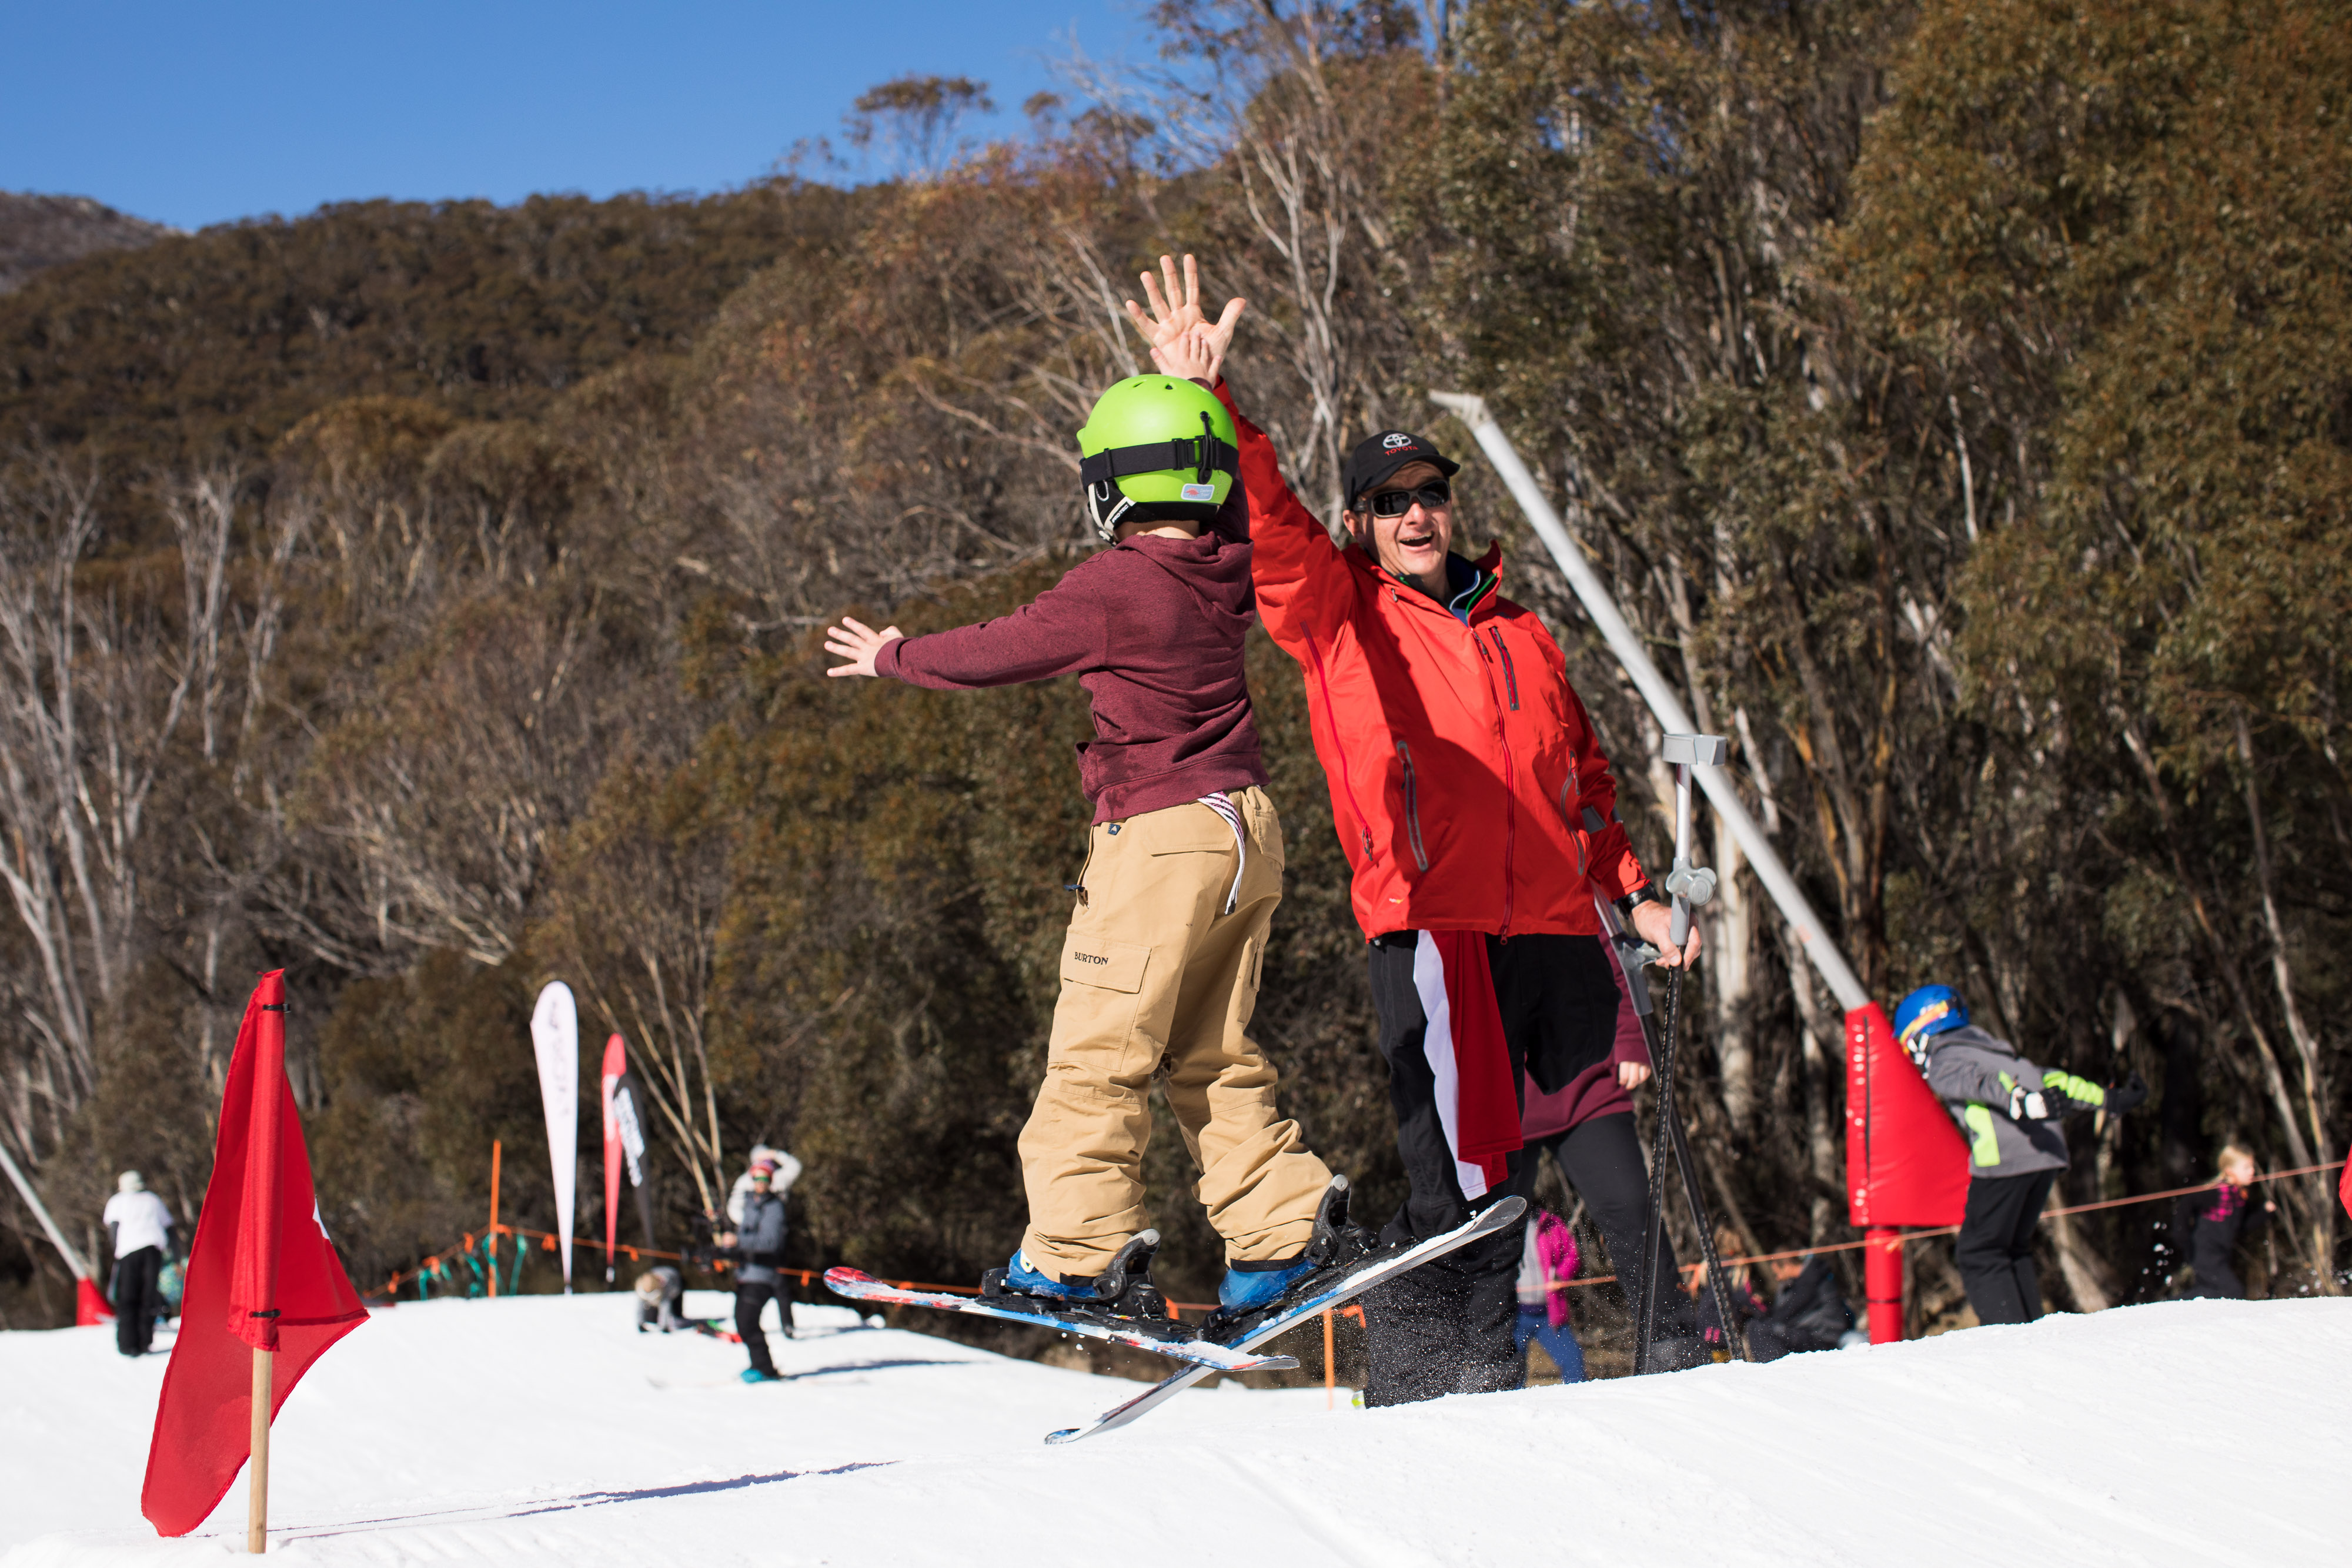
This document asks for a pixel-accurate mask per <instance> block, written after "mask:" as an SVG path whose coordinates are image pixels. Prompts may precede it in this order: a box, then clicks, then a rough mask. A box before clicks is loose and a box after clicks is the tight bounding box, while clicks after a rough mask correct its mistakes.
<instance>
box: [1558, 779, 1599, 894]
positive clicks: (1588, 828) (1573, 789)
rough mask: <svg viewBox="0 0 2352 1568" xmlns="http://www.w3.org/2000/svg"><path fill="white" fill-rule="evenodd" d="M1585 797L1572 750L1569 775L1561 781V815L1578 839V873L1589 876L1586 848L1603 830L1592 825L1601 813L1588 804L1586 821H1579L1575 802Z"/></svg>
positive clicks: (1571, 835) (1572, 834) (1569, 831)
mask: <svg viewBox="0 0 2352 1568" xmlns="http://www.w3.org/2000/svg"><path fill="white" fill-rule="evenodd" d="M1583 799H1584V791H1583V789H1581V788H1580V787H1579V785H1578V781H1577V773H1576V753H1574V752H1573V751H1571V752H1570V753H1569V754H1568V777H1567V778H1565V779H1561V780H1560V783H1559V817H1560V821H1563V822H1565V823H1567V824H1568V836H1569V837H1570V839H1573V840H1574V841H1576V874H1577V875H1579V876H1589V875H1591V873H1590V872H1588V871H1587V870H1586V868H1585V850H1586V848H1587V846H1589V845H1590V844H1591V841H1592V835H1593V834H1595V833H1597V832H1599V831H1601V830H1600V829H1598V828H1596V827H1594V826H1593V825H1592V824H1593V823H1595V822H1598V821H1601V813H1600V812H1598V811H1595V810H1592V809H1591V807H1590V806H1588V807H1586V808H1585V810H1584V821H1582V822H1579V821H1577V820H1576V806H1575V802H1576V801H1578V800H1583ZM1580 827H1581V828H1582V829H1583V830H1584V831H1582V832H1579V831H1577V829H1578V828H1580Z"/></svg>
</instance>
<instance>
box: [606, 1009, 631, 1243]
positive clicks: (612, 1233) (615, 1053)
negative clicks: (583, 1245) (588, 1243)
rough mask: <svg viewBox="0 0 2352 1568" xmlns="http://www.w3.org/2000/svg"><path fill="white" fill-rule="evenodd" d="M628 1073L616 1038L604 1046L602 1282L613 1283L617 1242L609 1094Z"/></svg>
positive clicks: (616, 1169)
mask: <svg viewBox="0 0 2352 1568" xmlns="http://www.w3.org/2000/svg"><path fill="white" fill-rule="evenodd" d="M628 1070H629V1052H628V1049H627V1047H625V1046H624V1045H623V1044H622V1043H621V1037H620V1036H619V1035H617V1034H616V1035H614V1036H613V1038H612V1039H610V1040H606V1041H605V1042H604V1282H605V1283H606V1284H608V1285H609V1284H611V1283H612V1282H613V1258H614V1252H613V1244H614V1242H615V1241H617V1240H619V1239H620V1229H619V1227H620V1223H621V1114H620V1112H619V1110H618V1109H617V1108H616V1107H615V1106H614V1104H613V1091H614V1090H615V1089H618V1088H619V1087H620V1086H621V1074H622V1073H624V1072H626V1071H628Z"/></svg>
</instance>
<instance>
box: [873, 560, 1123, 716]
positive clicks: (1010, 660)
mask: <svg viewBox="0 0 2352 1568" xmlns="http://www.w3.org/2000/svg"><path fill="white" fill-rule="evenodd" d="M1095 559H1096V560H1100V559H1102V558H1101V557H1097V558H1095ZM1093 564H1094V562H1092V561H1089V562H1087V563H1086V564H1085V565H1081V566H1079V567H1077V568H1076V569H1075V570H1072V571H1071V573H1070V575H1069V576H1067V577H1065V578H1064V579H1062V580H1061V581H1059V582H1057V583H1055V585H1054V586H1053V587H1051V588H1049V589H1047V590H1046V591H1045V592H1043V593H1041V594H1039V595H1038V596H1037V597H1036V598H1035V599H1034V600H1033V601H1030V602H1029V603H1027V604H1024V605H1023V606H1022V607H1021V608H1020V609H1018V610H1016V611H1014V612H1013V613H1012V614H1010V615H1000V616H998V617H997V618H996V619H995V620H993V621H982V622H979V623H978V624H976V625H971V626H959V627H957V628H956V629H955V630H954V631H952V632H932V633H931V634H930V635H929V636H927V637H900V638H897V639H894V640H893V641H891V642H888V643H884V644H883V645H882V651H881V652H880V653H877V654H876V655H875V658H874V673H875V674H877V675H893V676H896V677H897V678H898V679H899V680H902V681H905V682H906V683H907V684H908V685H917V686H929V687H931V688H933V689H934V690H937V691H966V690H970V689H971V688H972V687H975V686H1010V685H1019V684H1020V683H1022V682H1024V681H1045V680H1051V679H1053V678H1054V677H1055V675H1066V674H1070V673H1072V672H1073V671H1076V670H1085V669H1091V668H1094V667H1096V666H1097V665H1099V664H1102V662H1103V660H1104V657H1105V655H1106V653H1108V647H1109V641H1110V638H1109V624H1108V615H1107V614H1106V612H1105V608H1104V603H1103V600H1102V597H1101V596H1100V595H1098V594H1097V593H1096V592H1094V591H1092V585H1091V584H1090V583H1088V582H1087V581H1085V580H1082V574H1083V573H1085V572H1086V570H1087V567H1088V566H1091V565H1093Z"/></svg>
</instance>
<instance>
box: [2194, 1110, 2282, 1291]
mask: <svg viewBox="0 0 2352 1568" xmlns="http://www.w3.org/2000/svg"><path fill="white" fill-rule="evenodd" d="M2215 1163H2216V1164H2217V1165H2218V1166H2220V1168H2221V1180H2220V1181H2218V1182H2216V1183H2215V1184H2214V1185H2213V1186H2210V1187H2208V1188H2207V1189H2206V1190H2204V1191H2203V1192H2194V1193H2190V1194H2189V1196H2188V1197H2184V1198H2182V1199H2181V1200H2180V1203H2179V1207H2178V1209H2177V1211H2176V1212H2177V1215H2178V1218H2179V1232H2180V1234H2181V1236H2182V1237H2183V1238H2184V1239H2186V1241H2187V1243H2188V1246H2189V1267H2190V1268H2192V1269H2194V1270H2196V1273H2197V1278H2196V1281H2195V1283H2194V1284H2193V1285H2191V1286H2190V1288H2189V1291H2188V1292H2187V1293H2188V1294H2189V1295H2191V1296H2213V1297H2219V1298H2223V1299H2227V1300H2231V1301H2243V1300H2245V1297H2246V1282H2245V1281H2243V1280H2241V1279H2239V1278H2238V1270H2237V1260H2236V1256H2235V1255H2236V1253H2237V1250H2238V1243H2239V1242H2241V1241H2243V1240H2247V1239H2250V1238H2252V1237H2253V1236H2254V1235H2256V1234H2257V1233H2259V1232H2260V1231H2261V1230H2262V1228H2263V1226H2264V1225H2266V1224H2268V1223H2269V1222H2270V1217H2271V1216H2272V1215H2273V1214H2276V1213H2277V1212H2278V1205H2277V1204H2276V1203H2274V1202H2273V1201H2271V1200H2270V1199H2267V1198H2265V1199H2264V1200H2263V1202H2262V1203H2261V1204H2260V1205H2257V1204H2256V1203H2255V1202H2254V1200H2253V1198H2252V1197H2251V1196H2250V1191H2251V1189H2252V1186H2253V1185H2254V1156H2253V1155H2252V1154H2250V1153H2248V1152H2247V1151H2246V1150H2244V1149H2242V1148H2240V1147H2239V1146H2238V1145H2235V1144H2231V1145H2230V1146H2229V1147H2228V1148H2225V1149H2223V1150H2222V1151H2221V1157H2220V1159H2219V1160H2217V1161H2216V1162H2215Z"/></svg>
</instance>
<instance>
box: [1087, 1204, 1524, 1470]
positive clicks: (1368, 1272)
mask: <svg viewBox="0 0 2352 1568" xmlns="http://www.w3.org/2000/svg"><path fill="white" fill-rule="evenodd" d="M1527 1211H1528V1204H1527V1199H1525V1198H1522V1197H1506V1198H1504V1199H1503V1200H1502V1201H1501V1202H1499V1203H1496V1204H1495V1205H1494V1206H1492V1207H1488V1208H1484V1209H1481V1210H1479V1211H1478V1212H1477V1213H1476V1214H1474V1215H1472V1216H1471V1217H1470V1218H1469V1219H1468V1220H1466V1221H1465V1222H1464V1223H1463V1224H1461V1225H1459V1226H1456V1227H1455V1228H1453V1229H1452V1230H1449V1231H1446V1232H1445V1233H1444V1235H1441V1236H1433V1237H1431V1238H1429V1239H1427V1240H1426V1241H1417V1242H1414V1243H1413V1244H1412V1245H1411V1246H1408V1247H1403V1248H1400V1249H1396V1250H1393V1251H1389V1252H1382V1253H1375V1254H1374V1255H1372V1256H1371V1257H1369V1258H1364V1259H1360V1260H1358V1261H1356V1262H1354V1263H1351V1264H1349V1265H1347V1266H1346V1267H1344V1268H1342V1269H1339V1270H1336V1271H1335V1273H1336V1277H1334V1278H1332V1279H1331V1280H1330V1281H1329V1282H1328V1283H1327V1284H1323V1285H1321V1286H1319V1287H1318V1286H1317V1285H1316V1284H1315V1283H1314V1282H1313V1281H1309V1282H1308V1286H1307V1293H1306V1294H1305V1295H1303V1296H1296V1297H1293V1298H1292V1299H1290V1300H1289V1301H1284V1302H1282V1303H1279V1304H1278V1305H1276V1306H1275V1307H1273V1308H1271V1309H1269V1310H1268V1311H1267V1312H1265V1314H1263V1315H1261V1316H1258V1317H1255V1318H1248V1319H1244V1320H1243V1321H1242V1322H1240V1323H1238V1324H1235V1325H1234V1329H1233V1330H1232V1331H1230V1336H1229V1337H1228V1338H1226V1339H1225V1340H1224V1341H1223V1343H1225V1344H1226V1345H1227V1346H1228V1347H1229V1348H1231V1349H1233V1350H1235V1351H1239V1352H1244V1353H1246V1352H1249V1351H1252V1350H1255V1348H1256V1347H1257V1346H1259V1345H1262V1344H1264V1343H1266V1342H1267V1341H1269V1340H1272V1339H1275V1338H1276V1337H1277V1336H1279V1335H1281V1334H1283V1333H1287V1332H1288V1331H1289V1330H1291V1329H1294V1328H1297V1326H1298V1325H1299V1324H1300V1323H1302V1322H1306V1321H1307V1320H1308V1319H1310V1318H1313V1317H1315V1316H1316V1315H1317V1314H1318V1313H1321V1312H1329V1311H1330V1310H1331V1309H1332V1308H1334V1307H1338V1306H1342V1305H1345V1304H1346V1303H1347V1302H1349V1301H1353V1300H1354V1299H1355V1298H1356V1297H1358V1296H1360V1295H1362V1294H1363V1293H1364V1292H1365V1291H1369V1290H1370V1289H1371V1288H1372V1287H1373V1286H1375V1285H1379V1284H1381V1283H1383V1282H1385V1281H1389V1280H1393V1279H1395V1278H1396V1277H1397V1276H1398V1275H1400V1274H1403V1273H1407V1272H1409V1271H1411V1270H1414V1269H1418V1268H1420V1267H1421V1266H1422V1265H1423V1263H1426V1262H1429V1261H1430V1260H1433V1259H1436V1258H1443V1257H1444V1256H1445V1254H1447V1253H1448V1252H1451V1251H1453V1250H1454V1249H1455V1248H1457V1247H1461V1246H1465V1245H1467V1244H1468V1243H1470V1242H1473V1241H1475V1240H1477V1239H1479V1238H1481V1237H1484V1236H1492V1235H1493V1234H1495V1233H1496V1231H1498V1230H1507V1229H1509V1228H1511V1227H1512V1226H1514V1225H1517V1223H1518V1222H1519V1220H1520V1218H1522V1217H1524V1216H1525V1215H1526V1213H1527ZM1278 1359H1280V1360H1282V1361H1285V1362H1290V1359H1291V1358H1289V1357H1288V1356H1283V1357H1280V1358H1278ZM1291 1364H1294V1365H1295V1364H1296V1363H1295V1362H1291ZM1217 1370H1219V1369H1218V1368H1216V1367H1213V1366H1207V1365H1202V1364H1197V1363H1196V1364H1193V1365H1190V1366H1187V1367H1184V1368H1182V1369H1181V1370H1180V1371H1177V1372H1175V1373H1172V1374H1171V1375H1169V1376H1167V1377H1165V1378H1162V1379H1161V1380H1160V1382H1158V1383H1155V1384H1153V1385H1151V1386H1150V1387H1149V1388H1147V1389H1145V1390H1144V1391H1143V1392H1142V1393H1140V1394H1139V1395H1137V1396H1135V1397H1134V1398H1132V1399H1130V1400H1129V1401H1127V1402H1126V1403H1125V1404H1123V1405H1118V1406H1113V1407H1112V1408H1110V1409H1108V1410H1106V1411H1104V1412H1103V1413H1102V1414H1101V1415H1100V1416H1096V1417H1095V1418H1094V1419H1093V1420H1092V1421H1090V1422H1088V1423H1087V1425H1085V1426H1083V1427H1065V1428H1063V1429H1062V1430H1061V1431H1058V1432H1050V1433H1047V1434H1046V1437H1045V1441H1047V1442H1048V1443H1075V1442H1076V1441H1078V1440H1079V1439H1080V1438H1082V1437H1094V1436H1095V1435H1096V1434H1097V1433H1100V1432H1108V1431H1112V1430H1115V1429H1117V1428H1118V1427H1124V1426H1126V1425H1127V1424H1128V1423H1129V1422H1130V1421H1133V1420H1135V1419H1136V1418H1138V1417H1139V1416H1143V1415H1144V1414H1146V1413H1147V1412H1149V1411H1150V1410H1151V1409H1153V1408H1154V1407H1156V1406H1160V1405H1163V1404H1165V1403H1167V1402H1168V1400H1170V1399H1171V1398H1173V1397H1174V1396H1177V1395H1179V1394H1181V1393H1182V1392H1183V1391H1184V1390H1186V1389H1187V1388H1190V1387H1192V1385H1194V1384H1195V1383H1198V1382H1200V1381H1201V1379H1202V1378H1204V1377H1206V1376H1208V1375H1209V1374H1210V1373H1212V1372H1214V1371H1217Z"/></svg>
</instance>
